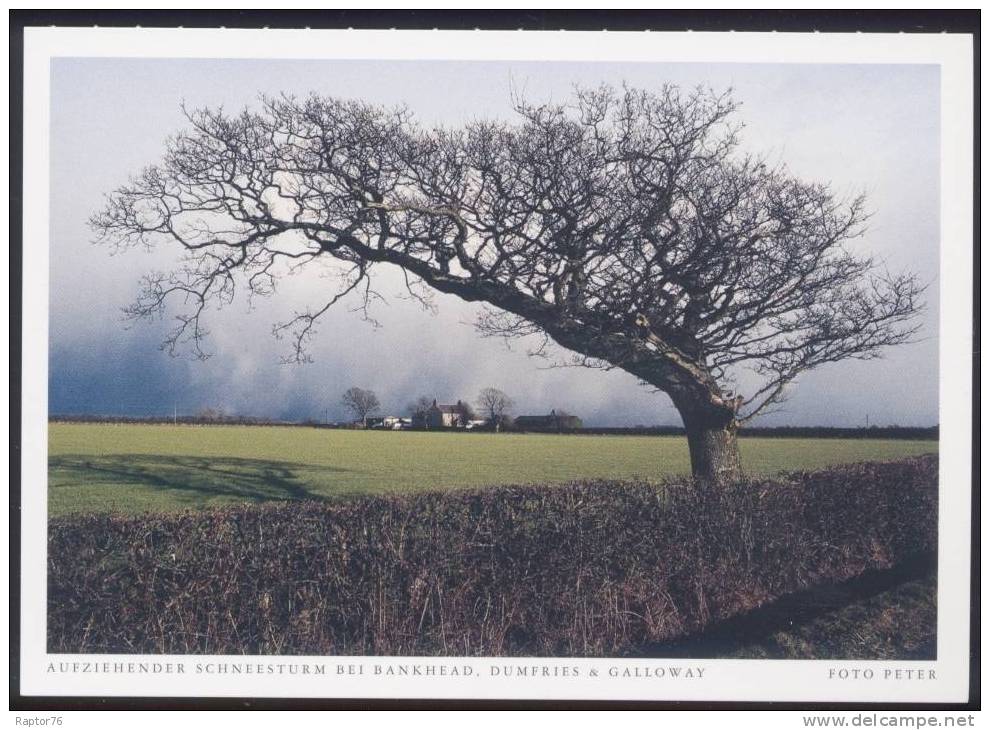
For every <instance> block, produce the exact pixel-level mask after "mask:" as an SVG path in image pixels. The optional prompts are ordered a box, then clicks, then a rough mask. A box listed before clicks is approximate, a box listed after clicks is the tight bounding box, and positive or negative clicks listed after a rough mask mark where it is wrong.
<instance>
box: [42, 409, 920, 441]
mask: <svg viewBox="0 0 990 730" xmlns="http://www.w3.org/2000/svg"><path fill="white" fill-rule="evenodd" d="M48 421H49V422H50V423H147V424H169V423H179V424H183V425H210V424H227V425H233V426H296V427H299V426H302V427H310V428H353V427H354V424H352V423H323V422H321V421H318V420H316V419H312V418H310V419H304V420H302V421H282V420H277V419H272V418H261V417H255V416H231V415H227V416H224V417H223V419H222V420H221V419H215V418H214V419H209V418H203V417H202V416H199V415H196V416H178V417H175V418H173V417H171V416H169V417H165V416H109V415H99V414H89V413H87V414H54V415H51V416H49V417H48ZM505 430H507V431H520V430H523V429H519V428H518V427H517V426H516V425H515V423H514V422H511V421H510V422H508V423H507V425H506V426H505ZM467 433H470V431H468V432H467ZM561 433H570V434H584V435H595V434H599V435H605V436H607V435H613V436H684V429H683V428H681V427H680V426H590V427H582V428H575V429H561ZM742 436H743V437H745V438H837V439H853V438H867V439H905V440H919V441H921V440H924V441H937V440H938V437H939V427H938V426H870V427H869V428H862V427H858V428H840V427H833V426H763V427H760V426H751V427H750V428H748V429H746V431H745V433H744V434H742Z"/></svg>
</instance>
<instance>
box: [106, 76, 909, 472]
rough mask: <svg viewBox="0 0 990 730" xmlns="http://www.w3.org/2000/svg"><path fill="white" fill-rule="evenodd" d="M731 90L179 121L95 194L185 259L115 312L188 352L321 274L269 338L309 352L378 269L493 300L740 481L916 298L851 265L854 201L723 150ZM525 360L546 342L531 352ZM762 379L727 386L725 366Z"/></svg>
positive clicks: (896, 333) (271, 110)
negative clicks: (136, 170) (434, 121)
mask: <svg viewBox="0 0 990 730" xmlns="http://www.w3.org/2000/svg"><path fill="white" fill-rule="evenodd" d="M735 109H736V104H735V103H734V102H733V101H732V99H731V98H730V96H729V95H728V94H717V93H713V92H710V91H705V90H696V91H691V92H682V91H681V90H679V89H678V88H676V87H673V86H663V87H660V88H659V89H657V90H656V91H642V90H638V89H632V88H623V89H619V90H615V89H611V88H600V89H596V90H579V91H577V92H576V93H575V95H574V97H573V99H572V100H571V101H570V102H568V103H560V104H557V103H548V104H537V105H533V104H530V103H528V102H526V101H523V100H517V101H516V102H515V111H516V113H517V121H516V123H511V122H506V121H498V120H492V121H485V120H477V121H471V122H468V123H467V124H465V125H464V126H463V127H461V128H459V129H451V128H436V129H425V128H422V127H420V126H417V125H416V124H415V123H413V121H412V120H411V118H410V114H409V112H408V111H407V110H406V109H404V108H398V109H386V108H382V107H378V106H374V105H371V104H367V103H364V102H360V101H345V100H339V99H333V98H325V97H319V96H311V97H309V98H307V99H305V100H297V99H294V98H290V97H286V96H281V97H277V98H271V99H264V100H263V101H262V108H261V110H260V111H257V112H254V111H244V112H242V113H240V114H235V115H230V114H227V113H225V112H224V111H223V110H221V109H212V110H211V109H205V110H201V111H196V112H191V113H189V114H188V115H187V117H188V121H189V124H190V127H191V129H189V130H188V131H187V132H184V133H181V134H179V135H178V136H175V137H173V138H172V140H171V141H170V142H169V143H168V145H167V147H166V151H165V157H164V161H163V162H162V164H160V165H158V166H155V167H148V168H146V169H145V170H144V172H142V173H141V174H140V175H139V176H138V177H137V178H135V179H134V180H132V182H130V183H129V184H127V185H125V186H123V187H121V188H119V189H118V190H116V191H115V192H114V193H112V194H111V195H110V196H109V199H108V201H107V205H106V207H105V209H104V210H103V211H102V212H101V213H99V214H98V215H96V216H94V217H93V219H92V225H93V227H94V229H95V230H96V232H97V234H98V236H99V238H100V239H102V240H104V241H107V242H109V243H110V244H111V245H113V246H130V245H141V246H151V245H154V244H155V243H157V242H158V241H160V240H168V241H171V242H173V243H175V244H177V245H178V246H179V247H180V248H181V249H182V250H184V251H185V252H186V254H187V257H186V259H185V262H184V263H183V264H182V265H180V266H179V267H178V268H176V269H175V270H173V271H171V272H164V273H155V274H152V275H150V276H148V277H147V278H146V279H145V281H144V289H143V293H142V294H141V296H140V297H139V299H138V301H137V302H136V304H135V305H134V306H133V308H132V309H131V313H132V314H133V315H134V316H148V315H156V314H160V313H162V312H163V311H164V310H165V305H166V302H167V301H168V300H171V299H176V300H178V301H179V302H184V303H185V304H186V305H187V307H188V308H187V309H186V310H184V311H183V312H181V313H180V314H179V315H178V317H177V324H176V327H175V328H174V329H173V331H172V332H171V334H170V335H169V337H168V339H167V341H166V343H165V346H166V348H168V349H169V350H173V349H174V348H175V347H176V346H177V345H179V344H181V343H183V342H187V343H190V344H191V345H192V347H193V349H194V351H195V352H196V353H197V354H200V355H205V353H203V351H202V349H201V344H202V341H203V337H204V335H205V330H204V328H203V327H202V325H201V316H202V314H203V312H204V311H205V309H206V308H207V306H208V305H211V304H223V303H226V302H229V301H230V300H231V299H232V298H233V296H234V292H235V286H236V285H237V283H238V282H243V284H244V285H245V286H246V287H247V289H248V290H249V292H251V293H252V294H262V295H266V294H270V293H272V292H273V291H274V288H275V284H276V282H277V281H278V279H279V278H280V277H281V276H283V275H284V274H285V273H286V271H288V270H289V269H290V268H291V269H292V270H299V269H300V268H302V267H307V266H309V265H311V264H313V265H315V266H316V267H323V266H324V265H325V264H326V263H327V262H333V263H334V265H335V268H334V270H336V271H337V272H338V273H339V275H340V286H339V287H338V288H335V289H333V290H332V291H328V292H327V293H326V294H325V296H324V298H323V299H322V300H321V301H320V302H317V303H316V305H315V306H314V308H312V309H309V310H306V311H303V312H299V313H298V314H297V315H296V316H295V317H293V318H292V319H291V320H290V321H288V322H286V323H284V324H282V325H280V326H278V327H276V328H275V332H276V334H277V335H279V336H283V335H287V336H289V338H290V340H291V342H292V351H291V356H290V359H293V360H296V361H301V360H306V359H307V357H308V356H307V355H306V350H305V345H306V343H307V341H308V339H309V338H310V337H311V336H312V335H313V332H314V326H315V324H316V322H317V320H318V319H319V318H320V317H321V316H322V315H323V314H324V313H325V312H327V311H328V310H329V309H330V307H331V306H332V305H333V304H335V303H336V302H338V301H339V300H340V299H342V298H343V297H344V296H346V295H348V294H350V293H352V292H354V293H355V294H356V295H357V296H358V297H359V300H360V302H361V303H362V305H363V306H364V307H367V305H368V304H369V302H371V300H372V299H374V298H375V297H376V296H377V294H376V293H375V290H374V289H373V288H372V285H371V279H370V278H369V277H370V275H371V274H372V272H373V271H374V270H375V269H376V267H378V266H380V265H391V266H394V267H398V268H399V269H401V270H402V272H403V273H404V275H405V276H406V277H407V279H406V280H407V285H408V287H409V293H410V294H411V295H412V296H414V297H417V298H419V299H421V300H425V296H426V294H427V293H428V291H429V290H436V291H440V292H444V293H448V294H454V295H456V296H459V297H461V298H463V299H466V300H468V301H475V302H483V303H486V304H487V305H490V306H491V310H490V312H489V314H488V315H486V316H485V317H483V318H482V320H481V321H480V323H479V325H480V327H481V329H482V332H484V333H486V334H489V335H500V336H506V337H514V336H524V335H531V334H537V335H538V336H541V337H542V338H543V342H544V343H547V342H555V343H557V344H558V345H560V346H562V347H563V348H565V349H567V350H570V351H571V352H572V353H574V361H573V363H572V364H578V365H584V366H589V367H601V368H621V369H623V370H625V371H627V372H629V373H631V374H632V375H634V376H636V377H637V378H639V379H640V380H641V381H642V382H644V383H646V384H647V385H649V386H651V387H653V388H654V389H656V390H658V391H662V392H664V393H666V394H667V395H669V397H670V398H671V400H672V401H673V403H674V406H675V407H676V408H677V410H678V411H679V412H680V414H681V417H682V418H683V420H684V425H685V428H686V431H687V437H688V445H689V447H690V454H691V465H692V470H693V472H694V473H695V474H696V475H698V476H699V477H702V478H704V479H706V480H711V481H725V480H729V479H734V478H736V477H737V476H739V474H740V472H741V462H740V457H739V448H738V442H737V438H736V436H737V431H738V429H739V427H740V426H741V425H743V424H745V423H747V422H748V421H750V420H751V419H752V418H754V417H755V416H756V415H757V414H759V413H761V412H763V411H764V410H765V409H767V408H769V407H772V406H773V405H774V404H776V403H779V402H780V401H781V400H782V399H783V398H784V396H785V394H786V392H787V387H788V385H789V384H790V383H792V382H793V381H794V379H795V378H796V377H797V376H798V375H800V374H801V373H803V372H806V371H807V370H809V369H811V368H814V367H817V366H819V365H822V364H825V363H830V362H836V361H839V360H843V359H846V358H860V359H867V358H875V357H878V356H879V355H880V353H881V351H882V350H883V348H885V347H887V346H890V345H896V344H898V343H902V342H905V341H908V340H909V339H910V338H911V337H912V335H913V334H914V333H915V332H916V326H915V324H914V321H915V320H914V319H913V318H914V315H915V313H916V312H917V310H918V308H919V292H920V291H921V288H920V286H919V284H918V282H917V280H916V278H915V277H914V276H911V275H893V274H889V273H887V272H886V271H884V270H883V268H882V267H878V266H875V265H874V263H873V261H872V260H871V259H870V258H869V257H868V256H864V255H857V254H856V253H854V248H855V241H856V239H857V238H859V237H860V236H861V235H862V234H863V232H864V223H865V221H866V218H867V214H866V208H865V203H864V200H863V198H861V197H855V198H852V199H850V200H846V201H843V200H840V199H837V198H836V197H835V196H834V195H833V193H832V192H831V191H830V190H829V188H828V187H827V186H825V185H821V184H817V183H808V182H803V181H801V180H798V179H796V178H795V177H793V176H792V175H791V174H790V173H789V172H788V171H787V170H786V168H785V167H783V166H782V165H777V166H772V165H768V164H767V163H766V162H765V161H764V160H762V159H760V158H757V157H754V156H752V155H749V154H744V153H741V152H740V151H739V145H738V129H739V127H738V125H736V124H734V123H732V115H733V112H734V111H735ZM538 351H539V352H542V348H538ZM743 371H749V372H752V373H754V374H755V376H758V377H759V378H760V382H759V383H757V384H754V385H751V386H748V387H747V388H746V390H747V392H746V393H745V394H741V393H737V392H736V391H737V389H738V388H739V386H738V385H737V383H738V381H737V379H736V378H737V376H738V374H739V373H741V372H743Z"/></svg>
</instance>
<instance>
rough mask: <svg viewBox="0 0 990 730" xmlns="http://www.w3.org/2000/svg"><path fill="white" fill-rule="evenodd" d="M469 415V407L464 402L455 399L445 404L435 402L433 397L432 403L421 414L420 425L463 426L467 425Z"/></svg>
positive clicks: (436, 426)
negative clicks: (451, 402) (454, 401)
mask: <svg viewBox="0 0 990 730" xmlns="http://www.w3.org/2000/svg"><path fill="white" fill-rule="evenodd" d="M470 417H471V407H470V406H469V405H467V404H466V403H463V402H461V401H457V402H456V403H453V404H450V405H447V404H444V403H437V401H436V399H435V398H434V400H433V405H432V406H430V407H429V408H428V409H427V410H426V412H425V413H424V414H423V415H422V426H425V427H426V428H464V427H465V426H467V425H468V422H469V419H470ZM416 425H420V424H416Z"/></svg>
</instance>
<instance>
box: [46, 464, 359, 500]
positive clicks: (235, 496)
mask: <svg viewBox="0 0 990 730" xmlns="http://www.w3.org/2000/svg"><path fill="white" fill-rule="evenodd" d="M321 468H324V469H327V470H332V471H338V472H340V471H347V470H345V469H334V468H333V467H321ZM48 469H49V474H50V475H52V476H57V480H58V482H59V483H60V485H64V486H69V487H72V486H83V485H91V484H99V485H108V486H119V487H120V488H122V489H126V488H127V487H140V488H145V489H152V490H156V491H167V492H170V493H171V494H170V496H172V497H174V498H177V499H180V500H182V501H190V502H201V501H203V499H204V498H206V499H208V498H213V497H222V498H225V499H226V500H230V501H238V502H268V501H274V500H302V499H320V500H323V499H326V496H325V495H322V494H318V493H314V492H311V491H309V489H308V488H307V486H306V485H305V484H304V483H303V482H302V481H301V480H300V478H299V475H298V470H299V464H294V463H291V462H285V461H271V460H267V459H235V458H223V457H220V458H215V457H199V456H159V455H153V454H114V455H111V456H89V455H81V454H69V455H64V456H53V457H50V458H49V460H48Z"/></svg>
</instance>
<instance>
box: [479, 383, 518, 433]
mask: <svg viewBox="0 0 990 730" xmlns="http://www.w3.org/2000/svg"><path fill="white" fill-rule="evenodd" d="M513 405H515V404H514V403H513V402H512V398H510V397H509V396H507V395H506V394H505V393H503V392H502V391H501V390H499V389H498V388H483V389H482V390H481V392H480V393H478V410H479V411H481V413H482V415H484V417H485V419H486V420H487V421H488V423H490V424H491V425H492V426H493V427H494V428H495V430H496V431H498V430H501V428H502V427H503V426H504V425H505V423H506V420H507V419H508V416H509V412H510V411H511V410H512V407H513Z"/></svg>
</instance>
